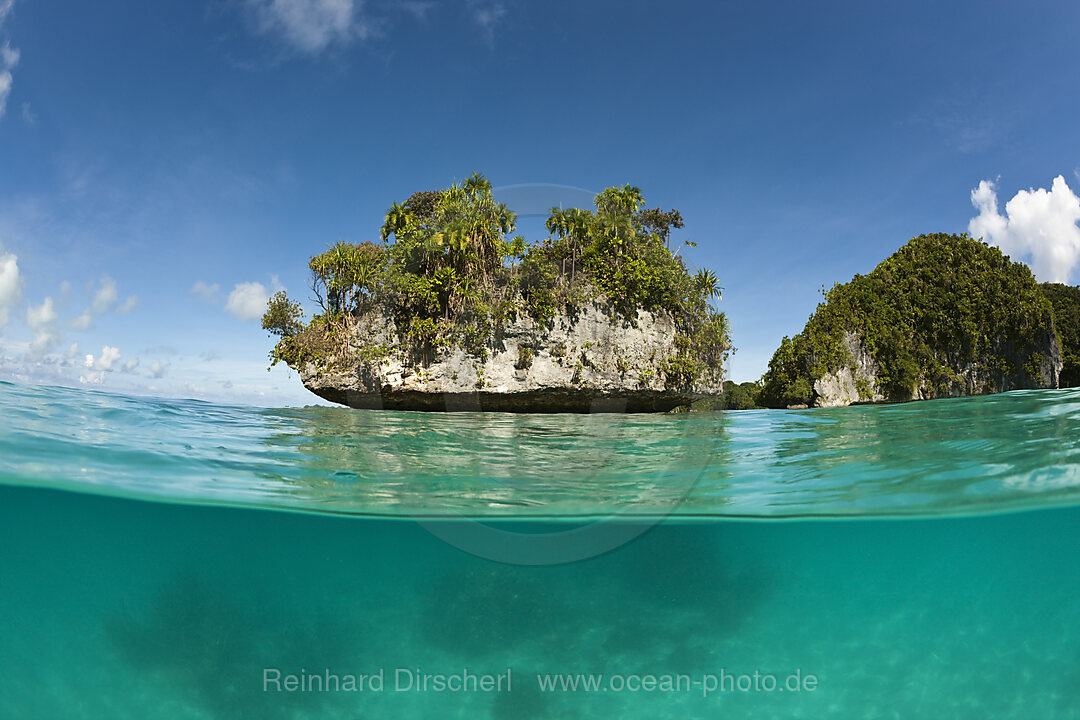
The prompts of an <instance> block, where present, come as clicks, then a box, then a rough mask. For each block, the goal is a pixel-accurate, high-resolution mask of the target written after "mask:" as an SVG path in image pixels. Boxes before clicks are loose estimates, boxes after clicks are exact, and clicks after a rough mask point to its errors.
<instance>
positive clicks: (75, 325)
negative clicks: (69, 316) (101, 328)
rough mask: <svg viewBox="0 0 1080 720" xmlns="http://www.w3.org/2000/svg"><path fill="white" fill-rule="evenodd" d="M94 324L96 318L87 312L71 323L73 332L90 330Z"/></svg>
mask: <svg viewBox="0 0 1080 720" xmlns="http://www.w3.org/2000/svg"><path fill="white" fill-rule="evenodd" d="M93 324H94V316H93V315H91V314H90V311H89V310H87V311H86V312H84V313H83V314H82V315H80V316H79V317H77V318H75V319H74V320H72V321H71V328H72V329H73V330H89V329H90V326H91V325H93Z"/></svg>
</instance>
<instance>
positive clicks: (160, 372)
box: [148, 360, 168, 379]
mask: <svg viewBox="0 0 1080 720" xmlns="http://www.w3.org/2000/svg"><path fill="white" fill-rule="evenodd" d="M167 367H168V366H167V365H162V364H161V361H160V360H155V361H154V362H152V363H150V367H149V368H148V370H150V377H152V378H155V379H159V378H163V377H165V369H166V368H167Z"/></svg>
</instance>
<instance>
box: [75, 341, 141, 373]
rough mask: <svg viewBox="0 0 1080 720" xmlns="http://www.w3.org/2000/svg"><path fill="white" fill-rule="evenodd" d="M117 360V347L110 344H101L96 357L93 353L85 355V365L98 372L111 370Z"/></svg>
mask: <svg viewBox="0 0 1080 720" xmlns="http://www.w3.org/2000/svg"><path fill="white" fill-rule="evenodd" d="M119 361H120V350H119V348H114V347H113V346H111V345H102V346H101V355H99V356H97V357H96V358H95V357H94V356H93V355H87V356H86V367H87V368H89V369H91V370H97V371H98V372H112V369H113V366H114V365H116V364H117V363H118V362H119ZM136 364H137V363H136Z"/></svg>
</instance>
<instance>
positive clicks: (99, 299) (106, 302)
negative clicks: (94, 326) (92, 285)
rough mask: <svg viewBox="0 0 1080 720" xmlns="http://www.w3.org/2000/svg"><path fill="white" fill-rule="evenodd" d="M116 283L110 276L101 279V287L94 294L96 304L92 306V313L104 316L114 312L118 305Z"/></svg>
mask: <svg viewBox="0 0 1080 720" xmlns="http://www.w3.org/2000/svg"><path fill="white" fill-rule="evenodd" d="M116 298H117V294H116V281H115V280H113V279H112V278H111V277H109V276H108V275H106V276H104V277H102V278H101V287H99V288H98V291H97V292H96V293H94V302H93V303H92V304H91V305H90V312H92V313H94V314H95V315H104V314H105V313H107V312H109V310H112V307H113V305H115V304H116Z"/></svg>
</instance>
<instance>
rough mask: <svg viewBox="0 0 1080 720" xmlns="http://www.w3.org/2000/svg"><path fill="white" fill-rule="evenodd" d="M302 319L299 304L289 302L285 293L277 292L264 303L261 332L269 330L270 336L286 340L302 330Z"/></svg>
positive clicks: (282, 291) (302, 313)
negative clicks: (264, 309) (264, 310)
mask: <svg viewBox="0 0 1080 720" xmlns="http://www.w3.org/2000/svg"><path fill="white" fill-rule="evenodd" d="M303 319H304V311H303V310H302V309H301V308H300V303H294V302H292V301H290V300H289V298H288V297H287V296H286V295H285V291H284V290H279V291H277V292H276V293H274V295H273V297H271V298H270V300H269V302H267V303H266V312H265V313H264V314H263V318H262V326H263V330H269V331H270V333H271V334H272V335H277V336H278V337H282V338H286V337H291V336H292V335H296V334H297V333H299V332H300V331H301V330H303V329H304V324H303V322H302V320H303Z"/></svg>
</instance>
